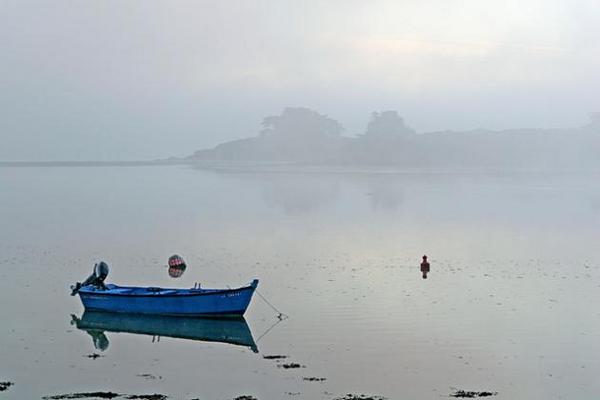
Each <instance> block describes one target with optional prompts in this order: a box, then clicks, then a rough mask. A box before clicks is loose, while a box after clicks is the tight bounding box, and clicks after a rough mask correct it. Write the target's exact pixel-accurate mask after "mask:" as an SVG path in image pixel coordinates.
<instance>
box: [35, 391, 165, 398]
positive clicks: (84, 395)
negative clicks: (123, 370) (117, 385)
mask: <svg viewBox="0 0 600 400" xmlns="http://www.w3.org/2000/svg"><path fill="white" fill-rule="evenodd" d="M115 398H120V399H140V400H166V399H167V396H165V395H164V394H156V393H155V394H119V393H113V392H81V393H68V394H58V395H55V396H44V397H42V399H43V400H63V399H115Z"/></svg>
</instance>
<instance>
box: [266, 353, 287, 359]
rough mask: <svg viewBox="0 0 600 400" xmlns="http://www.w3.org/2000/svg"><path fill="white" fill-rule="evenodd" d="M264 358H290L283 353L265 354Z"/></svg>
mask: <svg viewBox="0 0 600 400" xmlns="http://www.w3.org/2000/svg"><path fill="white" fill-rule="evenodd" d="M263 358H264V359H265V360H283V359H284V358H288V356H284V355H281V354H273V355H267V356H263Z"/></svg>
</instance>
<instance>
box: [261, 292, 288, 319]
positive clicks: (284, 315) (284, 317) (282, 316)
mask: <svg viewBox="0 0 600 400" xmlns="http://www.w3.org/2000/svg"><path fill="white" fill-rule="evenodd" d="M254 291H255V292H256V294H257V295H259V296H260V298H261V299H263V301H264V302H265V303H267V304H268V305H269V307H271V308H272V309H273V310H274V311H275V312H276V313H277V314H278V315H277V318H278V319H279V320H283V319H286V318H289V316H288V315H287V314H284V313H282V312H281V311H279V310H278V309H277V307H275V306H274V305H273V304H271V302H269V300H267V299H266V298H265V296H263V295H262V294H261V293H260V292H259V291H258V289H255V290H254Z"/></svg>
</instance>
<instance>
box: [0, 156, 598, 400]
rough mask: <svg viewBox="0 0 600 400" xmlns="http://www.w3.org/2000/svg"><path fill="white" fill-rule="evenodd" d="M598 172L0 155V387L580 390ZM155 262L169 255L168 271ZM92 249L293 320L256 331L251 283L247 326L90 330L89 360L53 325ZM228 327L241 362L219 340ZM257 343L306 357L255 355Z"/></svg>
mask: <svg viewBox="0 0 600 400" xmlns="http://www.w3.org/2000/svg"><path fill="white" fill-rule="evenodd" d="M598 178H600V177H599V176H598V175H593V174H585V175H573V174H561V175H544V174H516V175H515V174H464V173H462V174H461V173H445V174H419V173H405V174H391V173H382V174H374V173H352V174H333V173H331V174H326V173H322V174H317V173H304V174H301V173H272V174H265V173H263V174H257V173H234V172H229V173H218V172H210V171H199V170H194V169H191V168H185V167H146V168H144V167H139V168H0V227H1V228H0V320H1V321H2V323H1V325H0V381H12V382H14V383H15V385H14V386H13V387H11V388H9V389H8V390H7V391H5V392H2V393H0V397H2V398H3V399H4V398H6V399H35V398H40V397H41V396H44V395H52V394H61V393H70V392H75V391H95V390H112V391H115V392H119V393H128V394H140V393H164V394H167V395H169V396H170V398H174V399H190V398H194V397H199V398H202V399H231V398H233V397H235V396H238V395H242V394H249V395H254V396H256V397H258V398H259V399H262V400H266V399H286V398H290V399H333V398H335V397H337V396H340V395H343V394H345V393H365V394H373V395H381V396H386V397H388V398H390V399H439V398H444V397H446V396H447V395H448V394H450V393H452V392H453V391H454V390H456V389H464V390H491V391H497V392H499V394H498V396H496V397H495V398H496V399H515V398H520V399H560V398H580V399H581V398H592V397H594V396H596V395H598V394H599V393H600V380H598V379H597V376H598V375H599V374H600V309H599V308H598V304H599V303H600V253H599V252H598V249H599V248H600V245H599V243H600V242H599V240H600V185H599V184H598V183H597V182H599V180H598ZM173 253H177V254H180V255H182V256H183V257H184V258H185V259H186V261H187V263H188V268H187V270H186V271H185V273H184V274H183V275H182V276H181V277H180V278H178V279H173V278H171V277H170V276H169V275H168V273H167V268H166V267H165V265H166V261H167V258H168V257H169V256H170V255H171V254H173ZM423 254H427V255H429V257H430V261H431V272H430V274H429V277H428V279H427V280H424V279H422V278H421V273H420V271H419V267H418V264H419V262H420V258H421V256H422V255H423ZM98 260H105V261H106V262H108V263H109V264H110V265H111V274H110V276H109V281H111V282H115V283H119V284H133V285H149V286H174V287H192V286H193V285H194V283H195V282H201V283H202V285H204V286H207V287H224V286H227V285H231V286H238V285H243V284H246V283H248V282H249V281H251V280H252V278H259V279H260V280H261V283H260V286H259V290H260V291H261V293H262V294H263V295H264V296H266V297H267V298H268V299H269V300H270V301H271V302H272V303H273V304H274V305H275V306H276V307H277V308H279V309H280V310H281V311H283V312H285V313H286V314H288V315H289V316H290V318H289V319H287V320H285V321H283V322H281V323H279V324H277V325H276V326H275V327H273V328H272V329H270V328H271V326H272V325H273V324H274V323H276V322H277V319H276V313H275V312H274V311H273V310H272V309H271V308H269V306H268V305H266V304H265V302H263V301H262V300H261V299H260V298H259V297H256V296H255V298H254V299H253V301H252V304H251V305H250V308H249V309H248V312H247V314H246V323H247V327H246V326H245V325H242V326H241V328H240V327H239V326H234V327H232V326H225V327H217V328H218V329H213V330H212V331H211V330H210V329H208V330H204V328H202V327H200V328H197V330H199V331H200V334H204V336H205V338H204V339H207V340H189V339H182V338H171V337H168V336H165V335H164V334H162V337H160V340H159V339H158V337H153V336H151V335H140V334H132V333H123V332H121V333H117V332H111V331H110V330H107V331H104V334H103V335H100V336H98V335H99V333H100V334H101V333H102V330H99V331H96V332H94V333H95V334H96V345H98V344H99V343H98V342H100V344H99V345H100V347H102V348H104V350H103V351H101V350H99V349H97V348H95V347H94V341H93V335H90V334H88V333H87V332H86V331H84V330H80V329H77V327H76V326H74V325H72V324H71V321H72V317H71V315H72V314H73V315H75V316H76V317H77V318H81V317H82V314H83V308H82V306H81V304H80V302H79V299H78V298H76V297H71V296H69V285H70V284H72V283H74V282H75V281H76V280H82V279H85V277H86V276H87V275H88V274H89V273H90V272H91V269H92V266H93V264H94V262H96V261H98ZM105 322H106V321H105ZM109 322H110V321H109ZM153 323H154V324H155V325H156V326H159V325H160V321H156V322H152V321H150V322H148V321H146V324H145V325H144V326H146V327H148V326H150V327H152V325H153ZM163 326H167V327H169V324H163ZM240 329H241V331H240ZM244 329H246V331H244ZM248 329H249V331H248ZM124 330H126V329H124ZM214 331H218V332H219V333H218V334H217V335H216V336H215V334H214ZM98 332H99V333H98ZM211 332H213V333H211ZM240 332H242V333H241V334H242V336H243V335H246V336H245V339H248V336H247V335H248V334H250V335H251V337H250V340H253V341H255V342H256V347H257V350H258V352H257V353H255V352H253V351H252V349H251V348H249V347H246V346H244V345H243V344H244V343H242V344H241V345H236V344H231V343H224V342H220V341H218V340H219V338H221V339H223V337H226V336H228V335H229V336H235V335H236V334H238V335H239V334H240ZM244 332H245V333H244ZM188 333H189V332H188ZM211 335H212V336H211ZM219 335H220V336H219ZM98 337H100V339H98ZM105 339H106V340H105ZM211 339H212V340H217V341H208V340H211ZM92 353H97V354H100V355H102V356H103V357H100V358H97V359H92V358H88V357H86V356H87V355H89V354H92ZM273 354H280V355H287V356H289V358H287V359H285V360H283V361H282V362H296V363H299V364H301V365H303V366H305V367H304V368H300V369H284V368H278V367H277V365H278V364H281V363H282V362H279V363H278V362H277V361H274V360H267V359H263V355H273ZM147 374H149V375H147ZM143 375H144V376H143ZM305 377H317V378H326V380H325V381H323V382H309V381H305V380H303V378H305Z"/></svg>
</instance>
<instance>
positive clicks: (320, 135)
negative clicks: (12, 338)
mask: <svg viewBox="0 0 600 400" xmlns="http://www.w3.org/2000/svg"><path fill="white" fill-rule="evenodd" d="M261 125H262V129H261V131H260V133H259V135H258V136H256V137H251V138H247V139H240V140H234V141H230V142H226V143H222V144H220V145H218V146H216V147H215V148H213V149H205V150H199V151H197V152H195V153H194V154H192V155H191V156H189V157H188V160H189V161H194V162H220V163H223V162H225V163H227V162H232V163H233V162H251V163H295V164H310V165H394V166H403V167H442V168H443V167H492V168H493V167H503V168H505V167H514V168H588V167H598V166H600V158H599V157H598V154H599V151H600V113H593V114H591V121H590V123H589V124H588V125H585V126H583V127H579V128H572V129H513V130H504V131H492V130H473V131H467V132H455V131H442V132H429V133H421V134H418V133H416V132H415V131H414V130H413V129H412V128H410V127H409V126H407V125H406V124H405V122H404V120H403V119H402V118H401V117H400V115H399V114H398V112H397V111H394V110H388V111H376V112H373V113H372V114H371V118H370V120H369V122H368V124H367V127H366V129H365V133H364V134H360V135H357V136H355V137H348V136H343V135H342V133H344V128H343V126H342V125H341V124H340V123H339V122H338V121H336V120H334V119H332V118H330V117H328V116H326V115H323V114H320V113H318V112H317V111H314V110H311V109H309V108H304V107H288V108H285V109H284V110H283V111H282V113H281V114H280V115H274V116H268V117H266V118H264V119H263V121H262V124H261Z"/></svg>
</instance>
